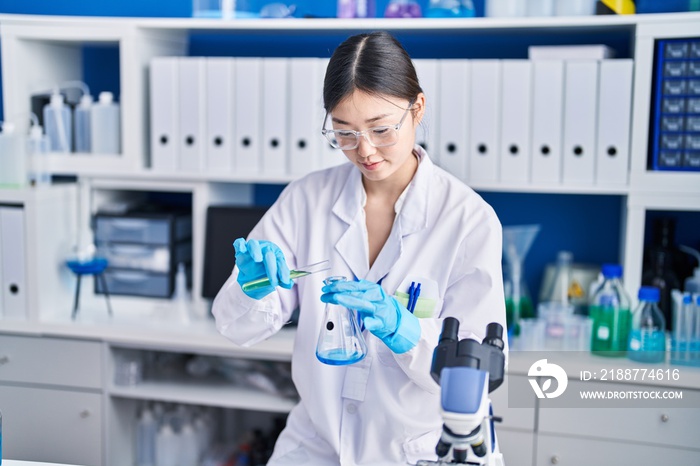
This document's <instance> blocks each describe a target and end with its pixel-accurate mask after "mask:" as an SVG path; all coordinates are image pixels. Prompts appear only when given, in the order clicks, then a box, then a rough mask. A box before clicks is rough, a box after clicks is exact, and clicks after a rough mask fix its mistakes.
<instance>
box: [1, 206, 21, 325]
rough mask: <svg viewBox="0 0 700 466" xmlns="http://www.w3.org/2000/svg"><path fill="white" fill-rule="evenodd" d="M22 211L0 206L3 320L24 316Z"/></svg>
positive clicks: (18, 208)
mask: <svg viewBox="0 0 700 466" xmlns="http://www.w3.org/2000/svg"><path fill="white" fill-rule="evenodd" d="M24 238H25V230H24V209H23V208H22V207H10V206H0V268H1V269H2V271H1V272H0V280H1V281H0V285H2V290H0V300H2V307H1V309H0V311H2V312H0V315H2V316H3V318H6V319H23V318H26V316H27V290H26V283H27V282H26V276H25V270H26V268H25V267H26V252H25V244H24Z"/></svg>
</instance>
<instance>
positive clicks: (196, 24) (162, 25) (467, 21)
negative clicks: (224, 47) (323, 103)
mask: <svg viewBox="0 0 700 466" xmlns="http://www.w3.org/2000/svg"><path fill="white" fill-rule="evenodd" d="M698 18H700V14H698V13H665V14H648V15H603V16H551V17H523V18H449V19H448V18H402V19H388V18H369V19H361V20H360V19H338V18H314V19H300V18H290V19H232V20H221V19H203V18H107V17H79V16H33V15H12V14H5V15H0V22H1V23H12V24H20V25H24V26H31V25H37V24H40V25H56V26H63V27H65V26H71V25H76V24H79V25H85V24H88V23H89V24H92V25H95V26H99V27H102V26H104V25H108V24H111V25H135V26H136V27H139V28H151V29H176V30H189V31H197V30H231V31H236V30H240V31H263V32H265V33H269V32H274V31H347V30H368V29H383V30H412V31H419V30H434V31H445V30H448V31H455V30H468V31H478V30H494V29H496V30H498V29H500V30H504V29H560V28H567V29H571V28H580V29H584V30H586V29H588V30H591V31H593V30H597V29H599V28H618V29H630V30H631V28H633V27H634V26H636V25H637V24H646V23H656V22H672V21H674V22H678V21H690V20H697V19H698Z"/></svg>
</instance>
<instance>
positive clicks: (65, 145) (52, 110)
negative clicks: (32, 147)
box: [44, 90, 73, 154]
mask: <svg viewBox="0 0 700 466" xmlns="http://www.w3.org/2000/svg"><path fill="white" fill-rule="evenodd" d="M71 113H72V112H71V109H70V107H68V105H66V103H65V98H64V97H63V95H62V94H61V93H59V92H58V91H57V90H55V91H54V92H53V94H51V100H50V101H49V103H48V104H46V105H45V106H44V126H45V127H46V137H47V138H48V139H49V151H50V152H61V153H66V154H67V153H70V152H71V150H72V149H73V145H72V135H73V124H72V123H73V119H72V115H71Z"/></svg>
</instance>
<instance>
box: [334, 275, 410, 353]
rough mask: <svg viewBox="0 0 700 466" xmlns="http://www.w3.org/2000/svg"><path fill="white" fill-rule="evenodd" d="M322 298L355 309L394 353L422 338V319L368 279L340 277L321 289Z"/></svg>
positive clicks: (402, 351)
mask: <svg viewBox="0 0 700 466" xmlns="http://www.w3.org/2000/svg"><path fill="white" fill-rule="evenodd" d="M321 291H323V295H321V301H323V302H324V303H331V304H339V305H341V306H345V307H347V308H348V309H355V310H357V313H358V314H359V316H360V318H361V319H362V322H363V323H364V324H365V328H367V330H369V331H370V332H372V334H374V335H375V336H376V337H377V338H379V339H381V340H382V341H383V342H384V343H385V344H386V345H387V346H388V347H389V348H390V349H391V350H392V351H393V352H394V353H397V354H401V353H405V352H406V351H408V350H410V349H411V348H413V347H414V346H415V345H416V343H418V340H419V339H420V323H419V322H418V318H417V317H416V316H414V315H413V314H411V313H410V312H409V311H408V310H407V309H406V308H405V307H403V306H402V305H401V303H399V302H398V301H397V300H396V299H395V298H394V297H393V296H390V295H387V294H386V292H385V291H384V289H383V288H382V287H381V286H380V285H378V284H376V283H372V282H369V281H367V280H359V281H355V282H349V281H338V282H333V283H331V284H330V285H326V286H324V287H323V289H322V290H321Z"/></svg>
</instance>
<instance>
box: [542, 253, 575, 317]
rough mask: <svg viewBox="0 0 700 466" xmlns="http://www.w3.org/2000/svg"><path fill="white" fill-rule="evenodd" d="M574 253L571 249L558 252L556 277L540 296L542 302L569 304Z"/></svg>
mask: <svg viewBox="0 0 700 466" xmlns="http://www.w3.org/2000/svg"><path fill="white" fill-rule="evenodd" d="M573 258H574V255H573V254H572V253H570V252H569V251H559V252H558V253H557V264H556V268H555V270H554V277H553V278H552V281H551V282H550V284H549V286H548V287H547V289H546V290H545V292H544V294H543V295H542V296H540V301H541V302H554V303H560V304H569V303H570V300H571V296H570V294H569V286H570V285H571V283H572V279H571V274H572V269H571V262H572V261H573Z"/></svg>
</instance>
